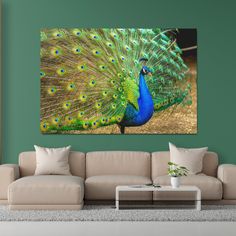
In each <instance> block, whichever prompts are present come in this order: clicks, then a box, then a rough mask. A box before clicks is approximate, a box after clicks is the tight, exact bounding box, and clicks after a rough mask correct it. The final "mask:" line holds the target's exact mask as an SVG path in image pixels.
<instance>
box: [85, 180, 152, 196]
mask: <svg viewBox="0 0 236 236" xmlns="http://www.w3.org/2000/svg"><path fill="white" fill-rule="evenodd" d="M150 183H151V179H150V178H148V177H144V176H134V175H98V176H92V177H89V178H87V179H86V180H85V199H87V200H115V189H116V186H118V185H139V184H150ZM120 200H152V193H151V192H132V193H131V192H122V193H121V194H120Z"/></svg>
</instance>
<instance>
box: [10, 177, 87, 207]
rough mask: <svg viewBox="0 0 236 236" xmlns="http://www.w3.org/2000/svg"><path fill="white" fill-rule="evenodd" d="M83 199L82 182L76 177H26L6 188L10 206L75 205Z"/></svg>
mask: <svg viewBox="0 0 236 236" xmlns="http://www.w3.org/2000/svg"><path fill="white" fill-rule="evenodd" d="M83 197H84V180H83V179H82V178H81V177H77V176H60V175H41V176H40V175H39V176H27V177H23V178H21V179H18V180H16V181H15V182H13V183H11V184H10V185H9V187H8V201H9V204H10V205H47V204H50V205H61V204H62V205H77V204H81V203H82V202H83Z"/></svg>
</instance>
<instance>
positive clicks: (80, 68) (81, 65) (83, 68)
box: [77, 64, 87, 72]
mask: <svg viewBox="0 0 236 236" xmlns="http://www.w3.org/2000/svg"><path fill="white" fill-rule="evenodd" d="M77 68H78V70H79V71H80V72H83V71H85V70H87V65H85V64H80V65H78V67H77Z"/></svg>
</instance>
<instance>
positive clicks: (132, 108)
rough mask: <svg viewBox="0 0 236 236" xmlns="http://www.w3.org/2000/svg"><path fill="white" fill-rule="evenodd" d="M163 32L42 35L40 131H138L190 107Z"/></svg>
mask: <svg viewBox="0 0 236 236" xmlns="http://www.w3.org/2000/svg"><path fill="white" fill-rule="evenodd" d="M175 33H176V31H175V32H173V30H165V29H163V30H162V29H159V28H156V29H60V28H58V29H43V30H42V31H41V51H40V56H41V71H40V77H41V131H42V132H43V133H63V132H68V131H74V130H89V129H96V128H99V127H102V126H108V125H112V124H117V125H118V126H119V127H120V131H121V133H125V127H131V126H141V125H143V124H145V123H146V122H148V121H149V120H150V119H151V118H152V116H153V113H154V112H158V111H161V110H164V109H167V108H169V107H170V106H173V105H178V104H190V103H191V97H190V93H189V91H190V89H191V85H190V84H189V83H188V82H187V80H186V76H185V74H186V72H187V71H188V68H187V66H186V65H185V63H184V61H183V59H182V57H181V54H182V51H181V49H180V48H179V47H178V45H177V43H176V40H175Z"/></svg>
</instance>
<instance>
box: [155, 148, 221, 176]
mask: <svg viewBox="0 0 236 236" xmlns="http://www.w3.org/2000/svg"><path fill="white" fill-rule="evenodd" d="M169 161H170V152H168V151H166V152H153V153H152V180H154V179H155V178H156V177H158V176H162V175H167V168H168V162H169ZM202 164H203V169H202V173H204V174H206V175H209V176H213V177H216V175H217V168H218V155H217V154H216V153H215V152H206V154H205V155H204V157H203V163H202Z"/></svg>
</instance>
